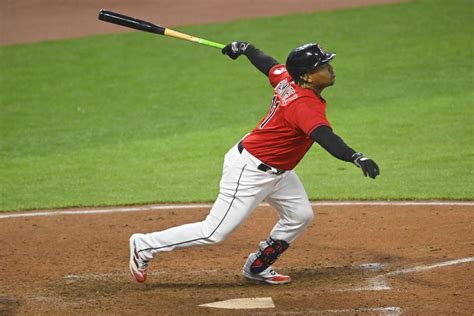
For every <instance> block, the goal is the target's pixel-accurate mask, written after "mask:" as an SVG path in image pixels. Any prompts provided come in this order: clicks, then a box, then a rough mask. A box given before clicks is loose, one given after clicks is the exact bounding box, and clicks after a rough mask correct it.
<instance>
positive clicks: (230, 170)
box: [136, 145, 313, 259]
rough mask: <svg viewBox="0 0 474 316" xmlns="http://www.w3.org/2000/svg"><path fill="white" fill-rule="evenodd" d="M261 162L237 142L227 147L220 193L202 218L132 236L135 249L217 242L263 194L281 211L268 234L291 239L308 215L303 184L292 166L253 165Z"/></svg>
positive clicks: (151, 251)
mask: <svg viewBox="0 0 474 316" xmlns="http://www.w3.org/2000/svg"><path fill="white" fill-rule="evenodd" d="M260 163H261V162H260V161H259V160H258V159H257V158H255V157H254V156H252V155H251V154H250V153H249V152H247V151H246V150H245V149H244V150H243V152H242V153H240V152H239V150H238V148H237V145H236V146H234V147H232V148H231V149H230V150H229V151H228V152H227V154H226V155H225V159H224V168H223V174H222V179H221V182H220V191H219V195H218V197H217V200H216V201H215V203H214V205H213V206H212V209H211V211H210V213H209V215H208V216H207V217H206V219H205V220H203V221H201V222H196V223H191V224H185V225H181V226H177V227H173V228H169V229H166V230H164V231H160V232H154V233H150V234H145V235H144V236H143V237H141V238H137V240H136V246H137V250H138V251H139V253H140V255H141V256H142V257H143V258H144V259H145V258H146V259H152V258H153V257H154V256H155V254H156V253H158V252H161V251H171V250H173V249H177V248H185V247H191V246H197V245H208V244H214V243H219V242H222V241H224V240H225V239H226V237H227V236H229V234H230V233H231V232H232V231H234V229H236V228H237V227H238V226H239V225H240V224H241V223H242V222H243V221H244V220H245V219H246V218H247V217H248V216H249V215H250V214H251V212H252V211H253V210H254V209H255V208H256V207H257V206H258V205H259V203H261V202H262V201H264V200H266V201H267V202H268V203H269V204H270V205H271V206H272V207H273V208H275V209H276V211H277V212H278V213H279V216H280V219H279V220H278V222H277V223H276V225H275V226H274V227H273V229H272V231H271V233H270V237H271V238H272V239H274V240H283V241H286V242H287V243H291V242H292V241H293V240H295V239H296V238H297V237H298V235H300V234H301V233H302V232H303V230H304V229H305V228H306V226H308V224H310V223H311V221H312V219H313V210H312V208H311V205H310V203H309V200H308V196H307V195H306V192H305V190H304V187H303V185H302V183H301V181H300V179H299V178H298V176H297V175H296V173H295V172H294V171H293V170H291V171H287V172H285V173H283V174H281V175H276V174H270V173H268V172H263V171H261V170H259V169H257V167H258V165H259V164H260ZM257 245H258V244H257Z"/></svg>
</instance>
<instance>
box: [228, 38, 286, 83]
mask: <svg viewBox="0 0 474 316" xmlns="http://www.w3.org/2000/svg"><path fill="white" fill-rule="evenodd" d="M222 54H224V55H228V56H229V57H230V58H232V59H237V58H238V57H239V56H240V55H245V56H247V58H248V59H249V60H250V62H251V63H252V64H253V65H254V66H255V68H257V69H258V70H260V71H261V72H262V73H263V74H264V75H265V76H268V72H269V71H270V69H271V68H272V67H273V66H276V65H278V64H279V63H278V62H277V61H276V60H275V59H274V58H273V57H271V56H268V55H266V54H265V53H263V52H262V51H260V50H259V49H258V48H256V47H255V46H253V45H252V44H249V43H247V42H232V43H230V44H228V45H227V46H225V47H224V48H223V49H222Z"/></svg>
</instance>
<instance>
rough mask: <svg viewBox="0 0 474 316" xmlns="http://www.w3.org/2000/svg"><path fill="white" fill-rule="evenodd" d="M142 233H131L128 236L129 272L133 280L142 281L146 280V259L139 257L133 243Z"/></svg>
mask: <svg viewBox="0 0 474 316" xmlns="http://www.w3.org/2000/svg"><path fill="white" fill-rule="evenodd" d="M142 235H143V234H133V235H132V236H131V237H130V273H131V274H132V277H133V278H134V279H135V281H137V282H139V283H143V282H145V281H146V275H147V272H146V270H147V268H148V260H144V259H142V258H140V256H139V255H138V251H137V248H136V245H135V239H137V237H139V236H142Z"/></svg>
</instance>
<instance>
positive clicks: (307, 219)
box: [298, 207, 314, 226]
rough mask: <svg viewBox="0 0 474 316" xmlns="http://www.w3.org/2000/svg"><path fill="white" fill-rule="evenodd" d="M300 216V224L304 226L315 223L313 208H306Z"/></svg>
mask: <svg viewBox="0 0 474 316" xmlns="http://www.w3.org/2000/svg"><path fill="white" fill-rule="evenodd" d="M299 214H300V216H299V218H298V220H299V221H300V223H301V224H302V225H303V226H307V225H309V224H311V222H313V219H314V212H313V209H312V208H311V207H306V208H304V209H302V210H301V212H300V213H299Z"/></svg>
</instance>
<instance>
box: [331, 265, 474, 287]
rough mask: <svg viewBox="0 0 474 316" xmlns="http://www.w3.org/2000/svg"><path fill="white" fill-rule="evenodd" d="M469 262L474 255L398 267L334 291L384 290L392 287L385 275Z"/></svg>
mask: <svg viewBox="0 0 474 316" xmlns="http://www.w3.org/2000/svg"><path fill="white" fill-rule="evenodd" d="M469 262H474V257H467V258H461V259H455V260H449V261H444V262H439V263H435V264H429V265H419V266H416V267H413V268H407V269H400V270H396V271H392V272H387V273H383V274H380V275H377V276H375V277H373V278H370V279H369V280H368V282H367V285H366V286H363V287H356V288H349V289H339V290H336V292H360V291H386V290H391V289H392V288H391V287H390V285H389V284H388V282H387V280H386V277H393V276H396V275H400V274H408V273H414V272H422V271H427V270H432V269H437V268H442V267H448V266H454V265H458V264H463V263H469Z"/></svg>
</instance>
